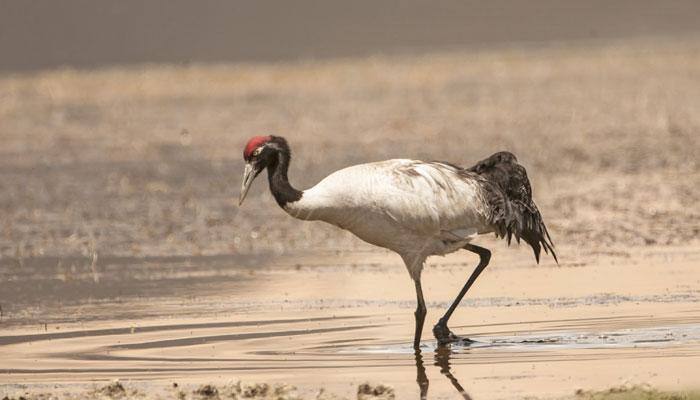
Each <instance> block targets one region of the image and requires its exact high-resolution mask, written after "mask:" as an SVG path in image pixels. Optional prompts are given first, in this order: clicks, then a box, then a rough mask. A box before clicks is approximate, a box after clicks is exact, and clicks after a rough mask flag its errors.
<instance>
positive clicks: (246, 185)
mask: <svg viewBox="0 0 700 400" xmlns="http://www.w3.org/2000/svg"><path fill="white" fill-rule="evenodd" d="M256 176H258V174H257V171H256V170H255V167H253V165H252V164H251V163H246V164H245V170H244V171H243V183H242V184H241V196H240V197H239V198H238V205H239V206H240V205H241V204H243V200H245V196H246V195H247V194H248V190H249V189H250V185H251V184H252V183H253V181H254V180H255V177H256Z"/></svg>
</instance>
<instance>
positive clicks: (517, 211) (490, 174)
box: [468, 151, 559, 263]
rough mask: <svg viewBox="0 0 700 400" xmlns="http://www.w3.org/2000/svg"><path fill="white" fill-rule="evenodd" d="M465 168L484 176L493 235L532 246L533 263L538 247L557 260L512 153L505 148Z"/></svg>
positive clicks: (537, 253)
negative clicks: (490, 210)
mask: <svg viewBox="0 0 700 400" xmlns="http://www.w3.org/2000/svg"><path fill="white" fill-rule="evenodd" d="M468 171H470V172H473V173H476V174H477V175H479V176H480V177H482V178H483V179H484V188H485V189H486V193H487V201H488V202H489V204H490V205H491V209H492V213H491V218H490V219H491V223H492V224H493V226H494V228H495V232H496V236H498V237H500V238H505V239H506V242H507V243H508V245H510V243H511V241H512V238H513V237H515V241H516V242H518V243H520V239H523V240H524V241H525V242H526V243H527V244H529V245H530V246H531V247H532V251H533V252H534V253H535V259H536V260H537V263H539V262H540V252H541V250H542V249H544V252H545V253H547V254H551V255H552V257H554V261H556V262H557V263H559V260H558V259H557V255H556V253H555V251H554V242H553V241H552V238H551V236H550V235H549V231H548V230H547V227H546V226H545V224H544V220H543V219H542V214H541V213H540V211H539V209H538V208H537V206H536V205H535V202H534V201H533V200H532V188H531V187H530V181H529V180H528V179H527V172H526V171H525V168H524V167H523V166H522V165H520V164H518V160H517V158H516V157H515V155H513V154H512V153H509V152H507V151H502V152H498V153H495V154H493V155H492V156H491V157H488V158H486V159H484V160H482V161H479V162H478V163H476V165H474V166H473V167H471V168H469V169H468Z"/></svg>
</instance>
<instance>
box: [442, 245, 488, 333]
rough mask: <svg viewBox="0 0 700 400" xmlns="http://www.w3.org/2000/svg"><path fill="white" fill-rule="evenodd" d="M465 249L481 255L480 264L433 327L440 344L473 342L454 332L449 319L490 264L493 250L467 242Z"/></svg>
mask: <svg viewBox="0 0 700 400" xmlns="http://www.w3.org/2000/svg"><path fill="white" fill-rule="evenodd" d="M464 249H465V250H469V251H471V252H473V253H476V254H478V255H479V265H477V266H476V268H475V269H474V272H472V274H471V276H470V277H469V279H468V280H467V283H465V284H464V287H463V288H462V290H461V291H460V292H459V294H458V295H457V298H456V299H455V301H454V302H452V305H451V306H450V308H449V309H447V312H446V313H445V315H443V316H442V318H440V320H439V321H438V323H437V324H435V326H434V327H433V334H434V335H435V338H436V339H437V340H438V344H439V345H445V344H448V343H453V342H457V341H464V342H471V340H469V339H462V338H460V337H458V336H457V335H455V334H454V333H452V332H451V331H450V328H448V327H447V321H448V320H449V319H450V316H452V313H453V312H454V311H455V309H456V308H457V306H458V305H459V302H460V301H462V298H463V297H464V295H465V294H467V291H468V290H469V288H470V287H472V285H473V284H474V282H475V281H476V278H478V277H479V274H481V271H483V270H484V268H486V266H487V265H488V264H489V260H490V259H491V252H490V251H489V250H488V249H485V248H483V247H479V246H476V245H473V244H467V245H465V246H464Z"/></svg>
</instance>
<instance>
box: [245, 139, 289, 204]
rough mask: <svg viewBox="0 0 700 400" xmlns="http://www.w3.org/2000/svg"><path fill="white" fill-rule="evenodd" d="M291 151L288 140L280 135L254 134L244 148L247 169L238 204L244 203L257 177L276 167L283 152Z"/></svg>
mask: <svg viewBox="0 0 700 400" xmlns="http://www.w3.org/2000/svg"><path fill="white" fill-rule="evenodd" d="M285 151H286V152H287V153H289V146H288V145H287V141H286V140H285V139H284V138H282V137H279V136H254V137H252V138H251V139H250V140H248V143H246V145H245V148H244V149H243V159H244V160H245V170H244V171H243V183H242V184H241V195H240V197H239V198H238V205H241V204H243V200H245V196H246V195H247V194H248V190H249V189H250V186H251V185H252V183H253V181H254V180H255V178H256V177H257V176H258V175H259V174H260V172H262V171H263V170H264V169H265V168H267V167H271V166H272V167H275V166H277V163H278V162H279V154H280V153H281V152H285Z"/></svg>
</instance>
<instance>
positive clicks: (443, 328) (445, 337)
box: [433, 322, 474, 346]
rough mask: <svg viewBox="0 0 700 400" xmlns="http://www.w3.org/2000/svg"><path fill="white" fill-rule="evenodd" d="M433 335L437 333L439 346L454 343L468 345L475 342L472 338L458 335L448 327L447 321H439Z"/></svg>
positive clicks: (436, 337)
mask: <svg viewBox="0 0 700 400" xmlns="http://www.w3.org/2000/svg"><path fill="white" fill-rule="evenodd" d="M433 335H435V339H437V341H438V346H445V345H448V344H452V343H458V344H463V345H467V346H468V345H470V344H472V343H474V340H471V339H469V338H467V337H461V336H457V335H455V334H454V333H452V331H451V330H450V328H448V327H447V324H446V323H440V322H438V323H437V325H435V326H434V327H433Z"/></svg>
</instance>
